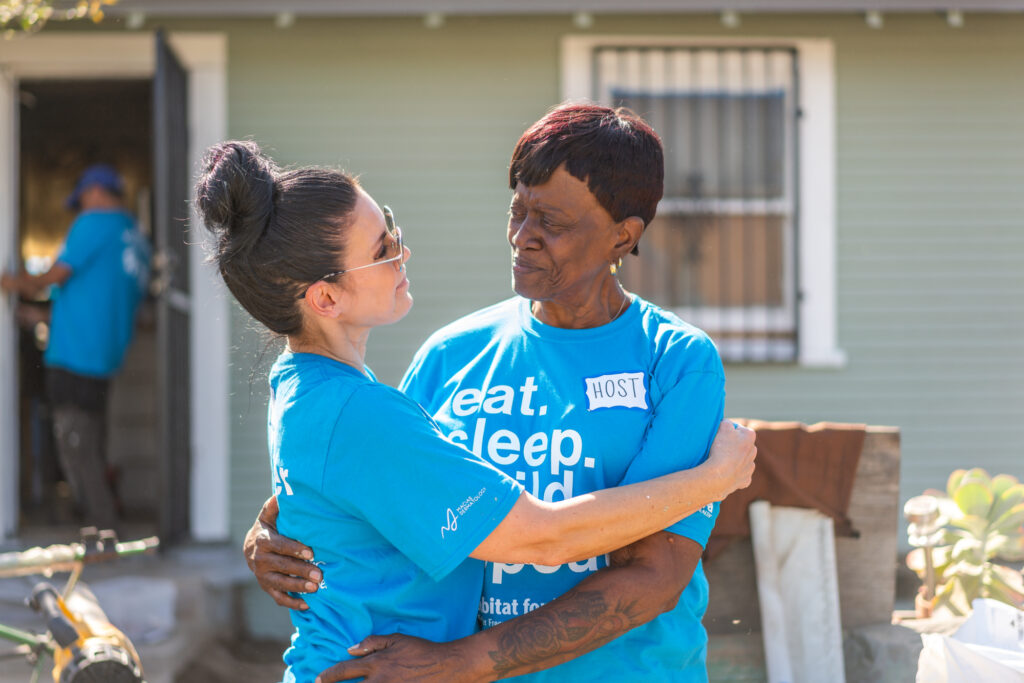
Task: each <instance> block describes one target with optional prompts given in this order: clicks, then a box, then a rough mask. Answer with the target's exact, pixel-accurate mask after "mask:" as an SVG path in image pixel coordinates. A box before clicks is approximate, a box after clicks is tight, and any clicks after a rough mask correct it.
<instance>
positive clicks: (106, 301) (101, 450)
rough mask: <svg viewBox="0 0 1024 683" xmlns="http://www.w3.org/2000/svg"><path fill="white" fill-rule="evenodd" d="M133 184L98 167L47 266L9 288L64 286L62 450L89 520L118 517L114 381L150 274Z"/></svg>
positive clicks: (24, 292)
mask: <svg viewBox="0 0 1024 683" xmlns="http://www.w3.org/2000/svg"><path fill="white" fill-rule="evenodd" d="M123 195H124V184H123V181H122V179H121V177H120V175H118V173H117V171H116V170H115V169H114V168H113V167H111V166H108V165H103V164H98V165H94V166H90V167H89V168H87V169H86V170H85V172H83V173H82V175H81V177H80V178H79V180H78V183H77V184H76V185H75V189H74V191H73V192H72V193H71V195H70V196H69V197H68V198H67V201H66V205H67V207H68V208H69V209H71V210H73V211H77V212H78V215H77V216H76V218H75V220H74V222H73V223H72V224H71V229H70V230H69V232H68V236H67V238H66V240H65V242H64V245H63V247H62V248H61V250H60V252H59V254H58V256H57V258H56V260H55V261H54V263H53V265H52V266H51V267H50V268H49V270H47V271H46V272H44V273H40V274H38V275H30V274H28V273H26V272H24V271H21V272H18V273H4V274H3V276H2V278H0V286H2V288H3V290H4V291H5V292H14V293H17V294H19V295H20V296H22V297H25V298H34V297H37V296H38V295H39V294H40V293H42V292H44V291H45V290H46V289H47V288H49V287H54V289H55V292H54V296H53V305H52V308H51V312H50V334H49V345H48V346H47V349H46V352H45V353H44V355H43V363H44V365H45V367H46V385H47V394H48V396H49V400H50V403H51V406H52V409H53V423H54V424H53V427H54V436H55V439H56V444H57V456H58V459H59V460H60V464H61V467H62V469H63V470H64V476H65V477H66V478H67V480H68V483H69V485H70V486H71V491H72V494H73V495H74V498H75V501H76V503H77V504H78V505H79V506H80V508H81V510H82V513H83V515H84V520H85V521H86V522H87V523H88V524H91V525H94V526H97V527H99V528H101V529H105V528H116V526H117V523H118V515H117V506H116V502H115V496H114V492H113V490H112V488H111V486H110V483H109V480H108V477H107V459H106V425H107V398H108V393H109V389H110V380H111V378H112V377H113V376H114V375H115V374H116V373H117V371H118V370H119V369H120V367H121V362H122V360H123V359H124V355H125V351H126V350H127V348H128V345H129V344H130V343H131V340H132V336H133V334H134V330H135V315H136V311H137V309H138V307H139V303H140V302H141V301H142V298H143V296H144V294H145V292H146V286H147V282H148V278H149V253H150V250H149V245H148V243H147V242H146V240H145V238H144V237H143V236H142V235H141V233H140V232H139V230H138V229H137V227H136V224H135V220H134V218H133V217H132V216H131V214H129V213H128V212H127V211H126V210H125V209H124V208H123V206H122V197H123Z"/></svg>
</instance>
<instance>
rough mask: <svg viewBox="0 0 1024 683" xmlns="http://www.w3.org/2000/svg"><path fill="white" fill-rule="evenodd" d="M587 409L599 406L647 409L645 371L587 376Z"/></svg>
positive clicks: (595, 408) (594, 408) (585, 380)
mask: <svg viewBox="0 0 1024 683" xmlns="http://www.w3.org/2000/svg"><path fill="white" fill-rule="evenodd" d="M583 381H584V382H586V383H587V410H597V409H598V408H640V409H641V410H647V387H645V386H644V373H642V372H620V373H617V374H614V375H598V376H597V377H587V378H585V379H584V380H583Z"/></svg>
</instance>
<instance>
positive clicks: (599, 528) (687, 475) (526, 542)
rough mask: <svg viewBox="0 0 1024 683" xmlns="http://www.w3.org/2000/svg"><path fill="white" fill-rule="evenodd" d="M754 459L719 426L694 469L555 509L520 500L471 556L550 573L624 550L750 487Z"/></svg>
mask: <svg viewBox="0 0 1024 683" xmlns="http://www.w3.org/2000/svg"><path fill="white" fill-rule="evenodd" d="M756 452H757V449H756V448H755V447H754V433H753V431H752V430H749V429H747V428H746V427H740V426H739V425H736V424H734V423H732V422H729V421H728V420H723V421H722V423H721V425H720V426H719V431H718V438H717V439H716V443H715V447H714V448H712V452H711V455H710V456H709V457H708V459H707V460H706V461H705V462H704V463H702V464H701V465H698V466H697V467H694V468H693V469H688V470H683V471H680V472H673V473H672V474H667V475H664V476H661V477H657V478H655V479H650V480H648V481H643V482H639V483H635V484H629V485H627V486H618V487H615V488H609V489H603V490H601V491H597V492H595V493H587V494H583V495H579V496H575V497H573V498H570V499H569V500H563V501H558V502H555V503H548V502H544V501H541V500H538V499H537V498H534V497H533V496H531V495H529V494H525V493H524V494H523V495H521V496H520V497H519V500H518V501H517V502H516V504H515V506H514V507H513V508H512V510H511V511H510V512H509V513H508V515H506V517H505V519H504V520H502V522H501V523H500V524H499V525H498V526H497V527H496V528H495V529H494V531H492V532H491V534H490V535H489V536H488V537H487V538H486V539H484V541H483V542H482V543H480V545H479V546H477V548H476V550H474V551H473V552H472V553H471V556H472V557H475V558H477V559H479V560H487V561H491V562H511V563H532V564H544V565H549V566H554V565H559V564H565V563H566V562H577V561H581V560H585V559H587V558H589V557H594V556H596V555H602V554H604V553H607V552H611V551H613V550H615V549H617V548H624V547H626V546H628V545H629V544H631V543H634V542H636V541H638V540H640V539H642V538H645V537H646V536H649V535H650V534H653V533H655V532H656V531H658V530H660V529H664V528H666V527H668V526H671V525H672V524H674V523H676V522H678V521H679V520H681V519H683V518H684V517H687V516H688V515H690V514H692V513H694V512H696V511H698V510H700V509H701V508H702V507H704V506H705V505H707V504H708V503H714V502H718V501H720V500H722V499H724V498H725V497H726V496H727V495H729V494H730V493H732V492H733V491H735V490H736V489H737V488H743V487H745V486H747V485H749V484H750V477H751V475H752V474H753V471H754V456H755V454H756Z"/></svg>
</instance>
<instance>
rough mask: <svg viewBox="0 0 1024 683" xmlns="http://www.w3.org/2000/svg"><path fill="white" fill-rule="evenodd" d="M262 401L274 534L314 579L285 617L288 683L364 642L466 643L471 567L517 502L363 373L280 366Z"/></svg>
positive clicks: (284, 357)
mask: <svg viewBox="0 0 1024 683" xmlns="http://www.w3.org/2000/svg"><path fill="white" fill-rule="evenodd" d="M270 389H271V396H270V405H269V409H268V429H267V434H268V442H269V443H268V445H269V449H270V461H271V471H272V477H273V482H274V493H275V494H276V496H277V500H278V505H279V506H280V516H279V517H278V529H279V531H280V532H281V533H283V534H284V535H286V536H289V537H291V538H296V539H299V540H301V541H302V542H303V543H305V544H306V545H308V546H309V547H311V548H312V549H313V553H314V558H315V563H316V564H317V566H319V567H320V569H321V571H322V572H323V581H322V582H321V584H320V588H319V590H318V591H317V592H316V593H313V594H309V595H303V596H302V597H303V598H304V599H305V601H306V603H307V604H308V605H309V607H310V609H309V610H306V611H294V610H293V611H292V612H291V616H292V623H293V624H294V626H295V633H294V635H293V636H292V646H291V647H290V648H289V649H288V650H287V651H286V652H285V655H284V660H285V663H286V664H287V665H288V669H287V670H286V672H285V677H284V681H285V682H286V683H288V682H291V681H298V682H299V683H311V682H312V681H313V679H314V678H315V676H316V675H317V674H318V673H320V672H321V671H323V670H324V669H326V668H327V667H329V666H331V665H333V664H335V663H337V662H339V661H342V660H345V659H350V656H349V654H348V653H347V652H346V650H345V648H347V647H348V646H349V645H352V644H354V643H358V642H359V641H360V640H362V639H363V638H365V637H366V636H368V635H370V634H377V635H383V634H388V633H396V632H398V633H406V634H409V635H414V636H419V637H421V638H428V639H431V640H454V639H456V638H460V637H462V636H465V635H468V634H469V633H472V632H473V630H474V627H475V621H476V603H477V600H478V599H479V597H480V591H481V584H482V582H483V563H481V562H478V561H476V560H472V559H467V558H468V556H469V554H470V553H471V552H472V551H473V550H474V549H475V548H476V546H478V545H479V544H480V542H481V541H483V539H484V538H486V537H487V536H488V535H489V534H490V533H491V531H493V530H494V528H495V527H496V526H497V525H498V524H499V523H500V522H501V520H502V519H504V518H505V515H506V514H507V513H508V511H509V510H511V509H512V507H513V505H515V502H516V500H517V499H518V498H519V495H520V494H521V492H522V488H521V487H520V486H519V485H518V484H516V483H515V482H514V481H513V480H511V479H510V478H508V477H507V476H505V475H504V474H502V473H501V472H499V471H498V470H497V469H495V468H494V467H493V466H492V465H489V464H488V463H486V462H484V461H483V460H482V459H481V458H479V457H477V456H475V455H473V454H471V453H469V452H468V451H467V450H466V449H464V448H462V447H461V446H456V445H453V444H451V443H449V442H448V441H446V440H445V438H444V436H443V435H442V434H441V433H440V432H439V431H438V428H437V425H436V424H435V423H434V421H433V420H432V419H431V418H430V416H429V415H427V414H426V413H425V412H424V411H423V409H422V408H420V406H418V405H417V404H416V403H415V402H413V401H412V400H410V399H409V398H407V397H405V396H404V395H403V394H401V393H399V392H398V391H397V390H395V389H393V388H391V387H388V386H385V385H383V384H380V383H378V382H377V381H376V380H375V379H374V378H373V376H372V373H370V374H367V375H364V374H363V373H362V372H360V371H359V370H357V369H356V368H353V367H351V366H349V365H346V364H344V363H340V362H337V361H334V360H332V359H329V358H326V357H324V356H320V355H316V354H308V353H290V352H285V353H282V354H281V355H280V357H278V359H277V361H276V362H275V363H274V366H273V368H272V369H271V372H270Z"/></svg>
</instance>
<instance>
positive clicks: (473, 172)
mask: <svg viewBox="0 0 1024 683" xmlns="http://www.w3.org/2000/svg"><path fill="white" fill-rule="evenodd" d="M172 27H173V28H181V29H183V30H185V29H189V28H196V29H199V28H201V29H202V30H224V31H225V32H226V33H227V34H228V40H229V88H230V92H229V102H230V106H229V130H230V133H231V135H232V136H234V137H249V136H251V137H253V138H254V139H256V140H257V141H259V142H260V143H261V144H262V145H264V147H265V148H266V149H267V150H268V151H269V152H270V153H271V154H272V155H273V156H274V157H275V158H276V159H277V160H278V161H279V162H281V163H283V164H310V163H315V164H328V165H334V166H342V167H345V168H348V169H351V170H353V171H357V172H359V173H360V174H361V179H362V183H363V185H364V186H365V187H366V189H367V190H368V191H369V192H370V193H371V194H372V195H373V196H374V197H375V198H376V199H378V200H379V201H381V202H382V203H387V204H389V205H390V206H392V208H394V210H395V212H396V215H397V217H398V219H399V223H400V224H401V225H402V227H403V229H404V230H405V233H406V235H407V239H408V242H409V245H410V247H411V248H412V251H413V257H412V261H411V263H410V265H409V273H410V280H411V282H412V291H413V293H414V295H415V297H416V306H415V307H414V309H413V311H412V313H411V314H410V315H409V317H408V318H407V319H406V320H405V321H403V322H402V323H400V324H399V325H397V326H394V327H390V328H385V329H380V330H377V331H375V332H374V335H373V340H372V342H371V344H370V353H369V358H368V360H369V363H370V365H371V366H372V367H373V368H374V369H375V370H376V371H377V372H378V374H379V375H380V377H381V378H382V379H383V380H385V381H387V382H391V383H394V382H396V381H397V380H398V378H399V377H400V376H401V373H402V370H403V369H404V367H405V364H406V363H407V362H408V360H409V359H410V357H411V356H412V353H413V351H414V350H415V349H416V347H417V346H418V345H419V344H420V343H421V342H422V341H423V340H424V339H425V338H426V336H427V335H428V334H429V333H430V332H431V331H432V330H434V329H436V328H437V327H438V326H439V325H441V324H443V323H445V322H447V321H449V320H451V319H453V318H455V317H457V316H459V315H461V314H464V313H466V312H469V311H471V310H473V309H475V308H478V307H480V306H483V305H486V304H488V303H491V302H493V301H496V300H498V299H501V298H504V297H506V296H508V295H509V294H510V289H509V284H508V281H509V276H508V272H507V271H508V252H507V247H506V245H505V242H504V224H505V217H504V212H505V207H506V205H507V202H508V199H509V193H508V191H507V189H506V185H505V183H506V180H505V173H506V168H507V162H508V155H509V153H510V151H511V149H512V146H513V144H514V143H515V140H516V139H517V137H518V135H519V134H520V133H521V132H522V130H523V129H524V128H525V126H527V125H528V124H530V123H531V122H533V121H534V120H535V119H536V118H537V117H539V116H540V115H541V114H542V113H543V112H544V111H545V110H546V108H548V107H549V106H550V105H552V104H554V103H556V102H557V101H558V100H559V93H560V87H559V69H560V63H559V51H558V45H559V40H560V38H561V37H562V36H563V35H564V34H566V33H570V32H574V31H575V29H574V28H573V27H572V25H571V22H570V20H569V18H568V17H546V18H542V17H535V18H531V17H500V18H499V17H492V18H460V17H455V18H449V19H448V21H447V22H446V23H445V25H444V26H443V27H442V28H440V29H437V30H429V29H427V28H425V27H424V26H423V23H422V22H421V21H420V20H419V19H410V18H391V19H346V20H342V19H329V20H328V19H306V18H303V17H300V18H299V19H298V21H297V22H296V24H295V25H294V26H293V27H291V28H289V29H287V30H277V29H275V28H274V27H273V26H272V22H271V21H270V20H269V19H267V20H260V21H255V20H253V21H232V22H224V23H221V24H217V23H215V22H202V24H195V25H192V24H190V23H185V22H178V23H175V24H173V25H172ZM592 31H593V32H596V33H606V34H616V33H637V34H665V35H713V34H721V35H728V36H730V37H736V36H767V35H774V36H788V37H815V38H820V37H826V38H829V39H832V40H833V41H834V42H835V47H836V83H837V97H838V100H837V111H838V117H837V146H838V148H837V166H838V169H837V170H838V188H837V195H838V205H837V206H838V234H837V245H838V247H837V252H838V325H839V343H840V347H841V348H842V349H843V350H844V351H845V352H846V354H847V357H848V362H847V364H846V365H845V366H844V367H842V368H838V369H827V370H826V369H804V368H800V367H797V366H788V365H786V366H744V365H730V366H728V367H727V374H728V394H729V396H728V405H727V412H728V413H729V414H730V415H742V416H751V417H758V418H764V419H780V420H800V421H803V422H815V421H819V420H832V421H843V422H866V423H872V424H888V425H896V426H898V427H900V429H901V430H902V458H903V460H902V468H901V498H903V499H905V498H907V497H909V496H911V495H915V494H916V493H919V492H920V491H922V490H923V489H924V488H927V487H934V486H941V485H942V484H943V483H944V481H945V478H946V476H947V474H948V472H949V471H950V470H952V469H954V468H956V467H964V466H971V465H979V466H983V467H986V468H988V469H989V470H990V471H993V472H995V471H1001V472H1009V473H1012V474H1016V475H1017V476H1024V466H1022V464H1021V463H1022V462H1024V458H1022V452H1021V451H1022V447H1021V446H1020V445H1019V443H1018V442H1017V440H1016V439H1015V437H1016V431H1017V423H1018V421H1019V420H1020V418H1021V417H1022V415H1024V354H1022V351H1024V348H1022V347H1024V343H1022V341H1021V340H1022V339H1024V267H1022V266H1021V265H1020V264H1021V263H1022V262H1024V229H1022V227H1024V226H1022V218H1021V216H1022V215H1024V192H1022V191H1021V188H1022V187H1024V118H1022V117H1021V116H1020V112H1021V111H1024V80H1022V79H1021V78H1020V76H1019V75H1020V74H1021V73H1024V41H1022V40H1021V39H1020V36H1021V35H1024V17H1021V16H1017V15H991V16H981V15H968V16H967V22H966V26H965V27H964V28H962V29H952V28H949V27H948V26H947V25H946V24H945V23H944V22H943V21H942V19H941V17H940V16H938V15H936V16H932V15H913V16H911V15H886V18H885V27H884V28H883V29H882V30H871V29H869V28H868V27H867V26H866V25H865V24H864V21H863V19H862V18H860V17H859V16H856V15H839V16H824V15H822V16H795V15H794V16H777V15H776V16H767V15H766V16H760V17H759V16H747V15H744V16H743V23H742V25H741V27H740V28H739V29H737V30H734V31H726V30H725V29H723V28H722V26H721V25H720V23H719V22H718V21H717V19H716V18H714V17H693V16H667V17H650V16H633V17H631V16H621V17H605V16H598V17H597V21H596V24H595V26H594V27H593V29H592ZM801 229H802V230H805V231H806V230H813V229H814V226H801ZM628 266H629V264H628V263H627V267H628ZM232 325H233V339H234V340H235V347H234V350H233V354H232V358H233V362H232V390H233V395H232V403H231V406H232V415H233V416H234V422H233V424H232V440H231V443H232V468H231V473H232V490H231V529H232V534H233V535H234V536H235V537H236V538H237V537H240V535H241V534H242V533H243V532H244V530H245V529H246V528H247V527H248V525H249V523H250V520H251V519H252V515H253V514H254V512H255V511H256V509H257V507H258V505H259V502H260V501H261V500H262V499H263V498H264V497H265V496H266V494H267V491H268V490H269V487H268V483H269V478H268V467H267V464H266V463H267V456H266V446H265V435H264V430H265V405H266V403H265V402H266V389H265V386H266V383H265V372H263V371H262V369H261V368H262V367H263V366H264V365H265V364H266V361H268V360H272V359H273V356H274V355H275V354H276V349H277V348H278V347H277V346H272V347H271V348H270V349H269V350H268V351H267V353H266V357H265V358H264V363H263V365H261V364H260V363H259V362H258V360H257V357H258V355H259V353H260V351H261V349H262V348H263V347H264V346H265V342H264V341H263V338H262V337H261V335H260V334H258V333H256V332H253V331H251V330H249V329H248V327H247V326H248V322H247V317H246V316H245V314H244V313H242V312H241V311H240V310H238V309H237V308H236V309H234V314H233V319H232ZM254 368H256V377H255V379H252V380H251V381H250V375H251V374H252V373H253V370H254Z"/></svg>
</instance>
